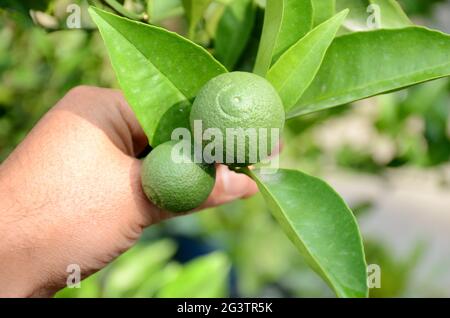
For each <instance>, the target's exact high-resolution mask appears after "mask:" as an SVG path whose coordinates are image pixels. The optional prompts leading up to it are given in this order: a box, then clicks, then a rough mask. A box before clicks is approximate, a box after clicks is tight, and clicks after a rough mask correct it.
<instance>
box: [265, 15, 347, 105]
mask: <svg viewBox="0 0 450 318" xmlns="http://www.w3.org/2000/svg"><path fill="white" fill-rule="evenodd" d="M347 13H348V10H344V11H342V12H340V13H338V14H336V15H335V16H334V17H333V18H331V19H330V20H328V21H326V22H324V23H322V24H320V25H319V26H317V27H316V28H315V29H314V30H312V31H311V32H309V33H308V34H307V35H306V36H305V37H304V38H302V39H300V40H299V41H298V42H297V43H296V44H295V45H293V46H292V47H291V48H290V49H289V50H287V51H286V53H284V54H283V55H282V56H281V58H280V59H279V60H278V61H277V62H276V63H275V65H274V66H272V68H271V69H270V70H269V72H268V73H267V79H268V80H269V81H270V82H271V83H272V84H273V86H274V87H275V89H276V90H277V91H278V93H279V94H280V97H281V99H282V100H283V105H284V108H285V109H286V110H289V109H290V108H291V107H292V106H294V105H295V103H296V102H298V100H299V99H300V97H301V96H302V94H303V93H304V92H305V90H306V89H307V88H308V86H309V85H310V84H311V82H312V81H313V79H314V77H315V76H316V74H317V72H318V71H319V68H320V65H321V64H322V61H323V58H324V56H325V53H326V52H327V49H328V47H329V46H330V44H331V43H332V42H333V39H334V37H335V36H336V33H337V31H338V30H339V28H340V26H341V23H342V21H343V20H344V19H345V16H346V15H347Z"/></svg>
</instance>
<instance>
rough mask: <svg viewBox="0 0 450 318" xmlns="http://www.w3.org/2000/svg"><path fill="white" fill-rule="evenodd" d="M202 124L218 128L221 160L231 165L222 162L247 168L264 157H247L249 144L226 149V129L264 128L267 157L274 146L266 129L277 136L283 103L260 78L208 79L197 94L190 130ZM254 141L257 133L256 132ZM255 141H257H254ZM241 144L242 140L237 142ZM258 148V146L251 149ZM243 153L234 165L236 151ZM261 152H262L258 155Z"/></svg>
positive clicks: (228, 76)
mask: <svg viewBox="0 0 450 318" xmlns="http://www.w3.org/2000/svg"><path fill="white" fill-rule="evenodd" d="M195 120H202V128H203V131H205V130H206V129H208V128H218V129H219V130H220V131H221V133H222V136H223V154H224V156H223V158H224V161H225V160H226V158H227V157H226V156H227V155H229V156H230V157H232V158H234V160H233V161H234V163H229V162H228V161H226V162H222V163H226V164H228V165H230V166H247V165H250V164H254V163H257V162H259V161H261V160H262V159H264V157H266V155H265V153H262V154H261V156H260V154H259V153H260V151H259V149H258V156H257V158H256V160H254V159H255V157H253V160H251V159H252V158H251V157H250V156H249V150H251V148H250V147H249V142H248V141H244V142H236V140H235V144H236V145H235V147H234V149H233V148H232V147H227V143H226V128H243V129H248V128H255V129H259V128H266V129H267V132H268V133H267V140H268V143H267V147H268V148H271V149H267V151H265V152H268V153H267V155H268V154H270V152H271V150H272V149H273V148H274V147H275V146H276V144H271V138H270V129H271V128H277V129H279V133H280V134H281V132H282V129H283V126H284V122H285V113H284V107H283V103H282V101H281V98H280V97H279V95H278V93H277V91H276V90H275V88H274V87H273V86H272V85H271V84H270V83H269V82H268V81H267V80H266V79H265V78H263V77H260V76H258V75H256V74H252V73H246V72H231V73H225V74H221V75H219V76H217V77H215V78H213V79H211V80H210V81H209V82H208V83H206V84H205V86H203V87H202V89H201V90H200V91H199V93H198V95H197V97H196V99H195V101H194V103H193V105H192V110H191V114H190V125H191V130H192V131H194V121H195ZM256 132H257V136H258V137H257V138H259V131H258V130H257V131H256ZM257 140H259V139H257ZM241 141H242V140H241ZM206 143H207V142H206ZM255 146H258V143H257V144H256V145H255ZM237 147H242V148H240V149H245V161H244V162H238V158H236V148H237ZM262 152H264V151H262Z"/></svg>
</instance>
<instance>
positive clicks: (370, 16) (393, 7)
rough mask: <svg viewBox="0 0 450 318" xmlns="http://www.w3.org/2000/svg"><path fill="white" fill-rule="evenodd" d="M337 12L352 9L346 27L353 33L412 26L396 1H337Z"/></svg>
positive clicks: (345, 23)
mask: <svg viewBox="0 0 450 318" xmlns="http://www.w3.org/2000/svg"><path fill="white" fill-rule="evenodd" d="M336 8H337V10H343V9H346V8H348V9H350V13H349V15H348V17H347V19H346V21H345V22H344V27H345V28H346V29H348V30H351V31H362V30H369V29H374V28H382V29H392V28H401V27H405V26H410V25H412V22H411V20H410V19H409V18H408V16H407V15H406V14H405V12H404V11H403V9H402V7H401V6H400V4H399V3H398V2H397V1H395V0H337V2H336Z"/></svg>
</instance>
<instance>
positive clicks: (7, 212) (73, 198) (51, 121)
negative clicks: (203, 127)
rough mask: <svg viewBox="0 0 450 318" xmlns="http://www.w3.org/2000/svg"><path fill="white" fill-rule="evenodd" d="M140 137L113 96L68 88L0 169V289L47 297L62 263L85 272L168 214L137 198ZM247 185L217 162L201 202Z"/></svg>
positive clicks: (244, 192)
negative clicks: (210, 186) (209, 189)
mask: <svg viewBox="0 0 450 318" xmlns="http://www.w3.org/2000/svg"><path fill="white" fill-rule="evenodd" d="M146 145H147V138H146V136H145V135H144V132H143V131H142V129H141V127H140V125H139V124H138V122H137V120H136V118H135V117H134V114H133V113H132V111H131V109H130V108H129V106H128V105H127V103H126V101H125V100H124V98H123V96H122V94H121V93H120V92H118V91H115V90H111V89H102V88H95V87H84V86H83V87H77V88H75V89H73V90H71V91H70V92H69V93H68V94H67V95H66V96H65V97H64V98H63V99H62V100H61V101H59V102H58V104H57V105H56V106H55V107H54V108H52V109H51V110H50V111H49V112H48V113H47V114H46V115H45V116H44V117H43V118H42V119H41V120H40V121H39V123H38V124H37V125H36V126H35V127H34V129H33V130H32V131H31V132H30V134H29V135H28V136H27V137H26V138H25V140H24V141H23V142H22V143H21V144H20V145H19V146H18V147H17V149H16V150H14V152H13V153H12V154H11V155H10V156H9V157H8V158H7V159H6V161H5V162H4V163H3V164H2V165H1V166H0V211H1V214H0V233H1V234H2V238H1V239H0V260H1V265H0V266H1V267H0V296H51V295H53V294H54V293H55V292H56V291H57V290H59V289H60V288H62V287H64V286H65V284H66V278H67V273H66V269H67V266H68V265H69V264H78V265H79V266H80V268H81V271H82V276H83V277H85V276H88V275H90V274H92V273H94V272H96V271H98V270H100V269H101V268H103V267H104V266H106V265H107V264H108V263H110V262H111V261H112V260H113V259H114V258H116V257H117V256H119V255H120V254H121V253H123V252H124V251H126V250H127V249H129V248H130V247H131V246H132V245H133V244H134V243H135V242H136V241H137V240H138V238H139V237H140V235H141V233H142V230H143V229H144V228H145V227H147V226H149V225H152V224H155V223H158V222H160V221H161V220H164V219H166V218H168V217H171V216H173V214H171V213H168V212H165V211H161V210H159V209H158V208H156V207H155V206H154V205H153V204H152V203H151V202H149V201H148V200H147V198H146V197H145V195H144V194H143V191H142V189H141V185H140V166H141V162H140V160H138V159H136V155H138V154H139V153H141V152H142V151H143V150H144V148H145V147H146ZM256 191H257V188H256V185H255V184H254V182H253V181H251V180H250V179H249V178H248V177H247V176H245V175H243V174H236V173H234V172H232V171H230V170H228V168H226V167H225V166H219V167H218V169H217V179H216V185H215V187H214V190H213V192H212V193H211V195H210V197H209V198H208V199H207V201H206V202H205V203H204V205H203V206H202V208H207V207H212V206H217V205H221V204H224V203H226V202H229V201H232V200H235V199H238V198H245V197H248V196H250V195H252V194H254V193H255V192H256Z"/></svg>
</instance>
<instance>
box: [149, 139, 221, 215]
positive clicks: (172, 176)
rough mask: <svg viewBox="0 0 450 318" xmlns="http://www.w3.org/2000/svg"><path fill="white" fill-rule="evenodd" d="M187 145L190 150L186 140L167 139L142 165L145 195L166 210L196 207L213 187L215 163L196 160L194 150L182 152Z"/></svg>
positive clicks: (185, 209)
mask: <svg viewBox="0 0 450 318" xmlns="http://www.w3.org/2000/svg"><path fill="white" fill-rule="evenodd" d="M183 143H184V144H183ZM186 145H188V148H189V149H190V144H189V142H186V141H168V142H165V143H163V144H161V145H159V146H157V147H156V148H155V149H153V150H152V151H151V152H150V154H149V155H148V156H147V157H146V158H145V159H144V162H143V164H142V170H141V183H142V188H143V190H144V192H145V194H146V195H147V197H148V198H149V199H150V201H152V202H153V203H154V204H155V205H156V206H158V207H160V208H162V209H164V210H167V211H171V212H185V211H189V210H192V209H194V208H197V207H198V206H199V205H201V204H202V203H203V202H204V201H205V200H206V198H207V197H208V196H209V194H210V193H211V191H212V189H213V187H214V182H215V167H214V165H206V164H204V163H195V162H194V160H193V156H192V155H191V153H192V152H191V151H182V146H186ZM184 149H187V148H184Z"/></svg>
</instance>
